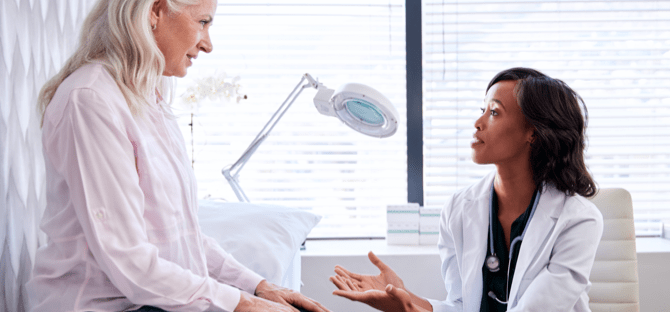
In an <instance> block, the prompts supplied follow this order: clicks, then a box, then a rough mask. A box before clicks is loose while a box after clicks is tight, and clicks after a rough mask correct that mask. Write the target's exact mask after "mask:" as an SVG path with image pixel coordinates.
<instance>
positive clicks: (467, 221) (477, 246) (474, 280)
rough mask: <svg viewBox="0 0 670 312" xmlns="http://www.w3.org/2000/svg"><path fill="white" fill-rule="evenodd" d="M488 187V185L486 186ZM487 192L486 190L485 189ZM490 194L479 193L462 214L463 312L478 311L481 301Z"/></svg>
mask: <svg viewBox="0 0 670 312" xmlns="http://www.w3.org/2000/svg"><path fill="white" fill-rule="evenodd" d="M488 185H490V183H489V184H488ZM485 189H487V190H488V188H485ZM490 196H491V195H490V192H488V191H487V192H484V194H482V193H480V194H479V196H477V197H476V198H473V199H472V202H471V203H470V204H468V205H467V207H471V208H469V209H468V211H464V214H463V264H462V266H463V270H462V274H463V276H462V281H463V290H464V298H463V299H464V300H463V310H464V311H479V307H480V305H481V300H482V289H483V287H484V285H483V280H482V266H483V265H484V258H486V250H487V248H488V247H487V246H488V245H487V238H488V225H489V198H490Z"/></svg>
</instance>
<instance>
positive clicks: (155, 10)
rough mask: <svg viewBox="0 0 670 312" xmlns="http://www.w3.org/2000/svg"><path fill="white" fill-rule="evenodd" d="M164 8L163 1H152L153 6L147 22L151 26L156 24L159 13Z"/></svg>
mask: <svg viewBox="0 0 670 312" xmlns="http://www.w3.org/2000/svg"><path fill="white" fill-rule="evenodd" d="M163 6H165V1H164V0H154V4H152V5H151V11H149V22H150V23H151V26H152V27H153V26H156V25H157V24H158V19H159V17H160V16H161V14H160V11H161V10H162V9H163Z"/></svg>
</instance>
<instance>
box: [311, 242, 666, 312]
mask: <svg viewBox="0 0 670 312" xmlns="http://www.w3.org/2000/svg"><path fill="white" fill-rule="evenodd" d="M321 244H325V245H328V246H317V245H321ZM332 244H333V243H331V242H325V243H324V242H315V241H308V242H307V250H306V251H303V255H302V272H301V274H302V282H303V284H304V285H303V287H302V289H301V292H302V293H303V294H305V295H306V296H308V297H310V298H313V299H315V300H317V301H319V302H321V303H322V304H324V305H325V306H326V307H327V308H329V309H331V310H332V311H333V312H350V311H356V312H365V311H377V310H374V309H372V308H369V307H368V306H366V305H364V304H361V303H357V302H351V301H349V300H348V299H344V298H341V297H337V296H334V295H332V292H333V290H335V289H336V288H335V286H334V285H333V284H332V283H331V282H330V281H329V280H328V277H330V276H332V275H334V274H335V273H334V272H333V268H334V267H335V265H336V264H339V265H341V266H343V267H345V268H347V269H349V270H350V271H353V272H357V273H364V274H378V273H379V271H378V270H377V268H376V267H374V266H373V265H372V264H371V263H370V261H369V260H368V258H367V250H373V251H374V252H375V253H376V254H378V255H379V258H380V259H382V261H384V262H385V263H387V264H388V265H389V266H390V267H392V268H393V269H394V270H395V271H396V272H397V273H398V275H400V277H401V278H402V279H403V281H404V282H405V286H406V287H407V288H408V289H410V290H412V291H413V292H414V293H416V294H417V295H421V296H425V297H429V298H435V299H441V298H444V297H445V296H446V291H445V289H444V285H443V284H442V278H441V277H440V257H439V255H437V252H436V250H433V249H426V248H424V247H419V248H418V249H416V250H410V251H407V252H402V251H401V252H398V250H401V249H400V248H393V249H391V250H389V249H388V248H386V247H385V246H383V245H384V244H385V242H384V241H348V242H347V241H344V243H342V244H338V245H334V246H333V245H332ZM669 244H670V241H669ZM639 245H640V244H638V246H639ZM643 245H645V248H644V249H645V250H644V251H642V252H640V249H641V248H640V247H638V273H639V280H640V311H642V312H647V311H650V312H661V311H670V286H669V284H668V281H670V251H669V250H667V248H666V247H667V245H668V244H665V245H666V246H664V248H656V249H657V250H653V249H654V248H655V247H653V244H652V248H650V247H649V245H650V244H643ZM310 246H311V247H312V248H310ZM343 247H344V248H346V250H343ZM366 247H367V248H366ZM310 249H312V250H310ZM410 249H411V247H410ZM435 249H436V248H435Z"/></svg>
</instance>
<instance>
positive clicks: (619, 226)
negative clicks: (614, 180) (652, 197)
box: [589, 188, 640, 312]
mask: <svg viewBox="0 0 670 312" xmlns="http://www.w3.org/2000/svg"><path fill="white" fill-rule="evenodd" d="M591 202H593V203H594V204H595V205H596V206H597V207H598V209H599V210H600V212H601V213H602V215H603V220H604V226H603V237H602V239H601V240H600V245H598V251H597V252H596V260H595V263H594V264H593V270H592V271H591V277H590V280H591V283H593V285H592V287H591V290H590V291H589V299H590V300H589V307H590V308H591V310H592V311H594V312H600V311H617V312H618V311H621V312H624V311H639V310H640V307H639V303H640V299H639V298H640V294H639V286H638V275H637V252H636V250H635V226H634V221H633V201H632V200H631V197H630V193H628V191H626V190H624V189H620V188H606V189H600V190H599V191H598V194H596V196H594V197H592V198H591Z"/></svg>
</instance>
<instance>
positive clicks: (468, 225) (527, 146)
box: [330, 68, 603, 311]
mask: <svg viewBox="0 0 670 312" xmlns="http://www.w3.org/2000/svg"><path fill="white" fill-rule="evenodd" d="M483 105H484V106H483V107H482V116H481V117H479V118H478V119H477V120H476V121H475V123H474V128H475V131H474V133H473V139H472V142H471V148H472V160H473V161H474V162H475V163H477V164H494V165H495V167H496V170H495V171H493V172H491V173H490V174H488V175H486V176H485V177H484V178H482V179H481V180H480V181H479V182H477V183H475V184H473V185H471V186H469V187H467V188H465V189H463V190H460V191H458V192H457V193H456V194H454V195H453V196H452V197H451V199H450V200H449V201H448V202H447V204H446V205H445V207H444V209H443V211H442V214H441V219H440V238H439V243H438V248H439V253H440V256H441V259H442V267H441V272H442V277H443V279H444V282H445V286H446V290H447V298H446V300H443V301H440V300H431V299H425V298H421V297H419V296H417V295H415V294H413V293H412V292H411V291H410V290H408V289H406V288H405V287H404V284H403V282H402V280H401V279H400V278H399V277H398V276H397V275H396V274H395V272H393V270H392V269H391V268H390V267H388V266H387V265H386V264H384V263H383V262H382V261H381V260H379V258H377V257H376V256H375V255H374V254H373V253H372V252H371V253H370V254H369V258H370V260H371V261H372V263H373V264H375V265H376V266H377V267H378V268H379V269H380V271H381V272H380V274H379V275H377V276H371V275H361V274H356V273H352V272H349V271H348V270H346V269H345V268H342V267H340V266H336V268H335V272H336V275H335V276H333V277H331V278H330V279H331V281H332V282H333V283H334V284H335V285H336V286H337V288H338V290H336V291H335V292H334V294H336V295H339V296H343V297H346V298H349V299H351V300H355V301H360V302H363V303H366V304H368V305H370V306H372V307H374V308H377V309H379V310H383V311H589V306H588V295H587V293H588V290H589V288H590V282H589V275H590V272H591V267H592V265H593V261H594V258H595V253H596V249H597V247H598V243H599V241H600V238H601V235H602V228H603V220H602V215H601V214H600V212H599V211H598V209H597V208H596V207H595V206H594V205H593V204H592V203H591V202H589V201H588V200H586V199H585V197H589V196H593V195H594V194H595V193H596V185H595V182H594V181H593V179H592V178H591V175H590V174H589V172H588V171H587V169H586V165H585V163H584V148H585V140H586V138H585V130H586V122H587V120H588V117H587V116H588V115H587V110H586V106H585V105H584V104H583V101H582V99H581V98H580V97H579V95H577V93H576V92H575V91H573V90H572V89H571V88H570V87H569V86H568V85H567V84H565V83H564V82H562V81H560V80H558V79H553V78H550V77H548V76H546V75H544V74H542V73H541V72H538V71H536V70H533V69H529V68H511V69H508V70H504V71H502V72H500V73H498V74H497V75H496V76H495V77H494V78H493V79H492V80H491V81H490V83H489V85H488V87H487V89H486V97H485V100H484V104H483Z"/></svg>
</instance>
